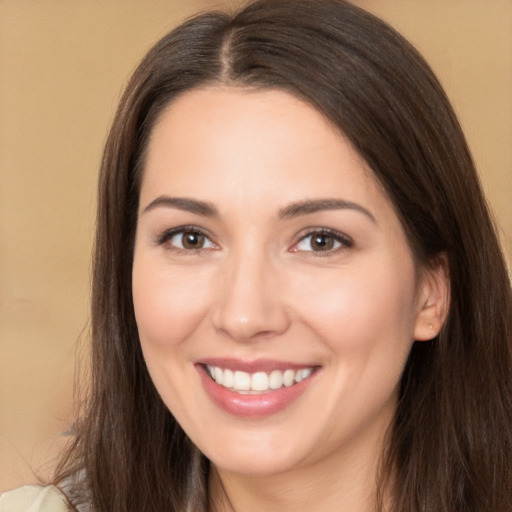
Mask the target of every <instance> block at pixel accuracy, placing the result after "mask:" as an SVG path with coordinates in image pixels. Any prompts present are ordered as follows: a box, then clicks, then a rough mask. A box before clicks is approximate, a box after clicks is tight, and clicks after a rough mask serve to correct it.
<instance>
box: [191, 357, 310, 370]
mask: <svg viewBox="0 0 512 512" xmlns="http://www.w3.org/2000/svg"><path fill="white" fill-rule="evenodd" d="M196 364H200V365H207V366H218V367H219V368H222V369H224V370H233V371H236V370H238V371H243V372H247V373H256V372H271V371H273V370H300V369H302V368H315V367H318V366H319V365H318V364H315V363H295V362H289V361H279V360H273V359H256V360H252V361H245V360H241V359H234V358H205V359H199V360H197V361H196Z"/></svg>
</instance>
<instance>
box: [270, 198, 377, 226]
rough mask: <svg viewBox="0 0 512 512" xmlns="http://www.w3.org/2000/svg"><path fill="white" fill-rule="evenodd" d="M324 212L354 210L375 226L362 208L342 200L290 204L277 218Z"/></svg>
mask: <svg viewBox="0 0 512 512" xmlns="http://www.w3.org/2000/svg"><path fill="white" fill-rule="evenodd" d="M326 210H355V211H356V212H359V213H362V214H363V215H366V217H368V218H369V219H370V220H371V221H372V222H373V223H374V224H377V220H376V219H375V217H374V215H373V214H372V213H371V212H370V211H369V210H367V209H366V208H364V206H361V205H360V204H357V203H353V202H352V201H345V200H343V199H313V200H307V201H300V202H298V203H292V204H290V205H288V206H286V207H285V208H283V209H282V210H281V211H280V212H279V217H280V218H281V219H290V218H292V217H299V216H301V215H308V214H310V213H316V212H321V211H326Z"/></svg>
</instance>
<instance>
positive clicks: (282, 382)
mask: <svg viewBox="0 0 512 512" xmlns="http://www.w3.org/2000/svg"><path fill="white" fill-rule="evenodd" d="M206 369H207V371H208V373H209V375H210V376H211V377H212V379H213V380H214V381H215V382H216V383H217V384H219V385H221V386H223V387H225V388H228V389H231V390H233V391H236V392H240V393H247V392H249V393H251V392H254V393H262V392H268V391H271V390H274V389H279V388H282V387H283V386H285V387H290V386H293V385H294V384H296V383H299V382H301V381H303V380H304V379H307V378H308V377H309V376H310V375H311V374H312V373H313V367H308V368H301V369H300V370H291V369H288V370H285V371H282V370H272V371H271V372H270V373H266V372H256V373H252V374H251V373H247V372H242V371H240V370H236V371H233V370H228V369H225V370H224V369H222V368H220V367H219V366H209V365H206Z"/></svg>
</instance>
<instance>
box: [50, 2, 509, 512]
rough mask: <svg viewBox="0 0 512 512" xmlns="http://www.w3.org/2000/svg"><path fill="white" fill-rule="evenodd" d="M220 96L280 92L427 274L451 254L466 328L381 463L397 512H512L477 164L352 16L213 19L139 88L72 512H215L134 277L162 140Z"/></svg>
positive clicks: (110, 235)
mask: <svg viewBox="0 0 512 512" xmlns="http://www.w3.org/2000/svg"><path fill="white" fill-rule="evenodd" d="M212 83H222V84H227V85H234V86H243V87H253V88H279V89H283V90H286V91H289V92H290V93H292V94H294V95H296V96H298V97H300V98H302V99H303V100H305V101H307V102H308V103H310V104H312V105H313V106H314V107H315V108H317V109H318V110H319V111H320V112H322V113H323V114H324V115H325V116H327V117H328V118H329V119H330V120H331V121H332V122H334V123H335V124H336V125H337V126H338V127H339V128H340V130H342V132H343V133H344V134H345V135H346V136H347V137H348V138H349V139H350V140H351V141H352V143H353V145H354V146H355V148H356V149H357V150H358V151H359V153H360V154H361V155H362V157H363V158H364V159H365V160H366V162H367V163H368V164H369V166H370V167H371V169H372V170H373V172H374V173H375V175H376V177H377V179H378V180H379V181H380V182H381V184H382V186H383V187H384V189H385V191H386V193H387V194H388V196H389V198H390V200H391V201H392V203H393V204H394V206H395V209H396V212H397V214H398V215H399V217H400V220H401V222H402V225H403V227H404V229H405V232H406V233H407V236H408V240H409V243H410V245H411V247H412V249H413V252H414V254H415V257H416V259H417V261H418V262H419V264H421V265H429V264H434V262H435V261H436V259H437V258H438V256H439V255H440V254H444V255H445V256H444V257H445V258H446V261H447V267H448V272H449V280H450V287H451V303H450V311H449V316H448V319H447V321H446V323H445V325H444V327H443V329H442V331H441V333H440V335H439V336H438V337H437V338H436V339H434V340H432V341H431V342H428V343H421V344H419V343H418V344H415V345H414V346H413V348H412V352H411V354H410V357H409V360H408V362H407V365H406V368H405V371H404V374H403V377H402V381H401V390H400V400H399V404H398V409H397V412H396V417H395V421H394V424H393V425H392V429H391V431H390V433H389V440H388V443H387V445H386V450H385V456H384V458H383V461H382V471H381V475H380V477H381V479H380V486H381V487H380V488H381V490H383V489H386V491H387V492H389V493H390V495H391V497H392V507H391V508H392V510H393V511H394V512H411V511H417V512H439V511H443V512H462V511H464V512H489V511H493V512H509V511H510V510H511V509H512V486H511V478H510V475H509V473H510V471H511V470H512V436H511V433H512V403H511V398H512V389H511V386H512V365H511V339H512V299H511V289H510V282H509V278H508V276H507V270H506V266H505V263H504V259H503V257H502V254H501V252H500V248H499V244H498V242H497V238H496V235H495V230H494V227H493V224H492V221H491V219H490V216H489V213H488V208H487V206H486V203H485V199H484V197H483V195H482V192H481V189H480V185H479V182H478V178H477V175H476V172H475V169H474V164H473V162H472V159H471V156H470V152H469V150H468V147H467V144H466V142H465V139H464V136H463V134H462V131H461V128H460V126H459V124H458V121H457V119H456V116H455V114H454V112H453V110H452V108H451V106H450V104H449V102H448V100H447V98H446V96H445V94H444V92H443V90H442V88H441V86H440V85H439V83H438V81H437V79H436V78H435V76H434V75H433V73H432V72H431V70H430V68H429V67H428V65H427V64H426V63H425V61H424V60H423V59H422V57H421V56H420V55H419V54H418V53H417V52H416V51H415V50H414V48H412V46H411V45H410V44H409V43H407V42H406V41H405V40H404V39H403V38H402V37H401V36H400V35H398V34H397V33H396V32H395V31H394V30H393V29H391V28H390V27H389V26H388V25H386V24H385V23H384V22H382V21H380V20H378V19H377V18H375V17H374V16H372V15H370V14H368V13H367V12H365V11H363V10H361V9H359V8H357V7H355V6H353V5H351V4H349V3H346V2H344V1H337V0H261V1H256V2H252V3H250V4H248V5H247V6H246V7H245V8H244V9H242V10H240V11H239V12H238V13H235V14H234V15H228V14H226V13H221V12H213V13H206V14H202V15H200V16H197V17H196V18H194V19H191V20H190V21H188V22H186V23H184V24H183V25H181V26H180V27H178V28H177V29H175V30H174V31H172V32H171V33H170V34H168V35H167V36H165V37H164V38H163V39H162V40H161V41H160V42H158V43H157V44H156V46H155V47H154V48H153V49H152V50H151V51H150V52H149V53H148V55H147V56H146V57H145V59H144V60H143V62H142V63H141V64H140V66H139V67H138V69H137V70H136V71H135V74H134V75H133V77H132V79H131V81H130V83H129V85H128V87H127V89H126V92H125V94H124V96H123V98H122V100H121V103H120V106H119V109H118V111H117V115H116V117H115V120H114V123H113V126H112V129H111V131H110V135H109V138H108V141H107V144H106V148H105V152H104V156H103V162H102V168H101V175H100V182H99V204H98V217H97V236H96V245H95V259H94V274H93V291H92V385H91V391H90V396H89V397H88V399H87V401H86V404H85V408H84V410H83V411H82V414H81V415H80V418H79V420H78V421H77V424H76V437H75V440H74V443H73V445H72V446H71V447H70V450H69V451H68V452H67V454H66V455H65V457H64V458H63V461H62V463H61V466H60V468H59V472H58V476H57V478H56V481H57V482H59V481H60V482H62V481H63V479H66V478H68V479H69V477H70V475H75V478H76V480H77V481H76V482H75V483H74V484H73V485H72V486H71V494H72V495H73V498H74V499H76V500H78V501H79V500H86V501H87V500H88V501H90V503H91V504H92V507H93V509H94V511H95V512H130V511H132V512H141V511H145V512H150V511H154V512H163V511H179V512H183V511H185V510H189V511H194V512H196V511H206V510H207V509H208V496H207V480H208V461H207V460H205V458H204V457H203V456H202V455H201V454H200V453H199V452H198V450H197V449H196V448H195V447H194V446H193V445H192V443H191V442H190V440H189V439H188V438H187V436H186V434H185V433H184V432H183V431H182V429H181V428H180V426H179V425H178V424H177V423H176V421H175V420H174V418H173V416H172V414H171V413H170V412H169V411H168V410H167V408H166V407H165V405H164V404H163V402H162V401H161V399H160V398H159V396H158V394H157V392H156V390H155V388H154V386H153V384H152V382H151V380H150V377H149V375H148V372H147V370H146V366H145V363H144V359H143V356H142V352H141V349H140V344H139V339H138V334H137V326H136V323H135V319H134V312H133V304H132V292H131V269H132V258H133V247H134V233H135V229H136V212H137V207H138V195H139V186H140V180H141V173H142V172H143V164H144V154H145V149H146V146H147V142H148V137H149V134H150V133H151V130H152V127H153V126H154V124H155V122H156V120H157V119H158V116H159V114H160V113H161V112H162V109H163V108H164V107H165V106H166V105H167V104H168V103H169V102H170V101H172V100H173V99H174V98H176V97H177V96H178V95H179V94H180V93H182V92H184V91H187V90H190V89H193V88H197V87H199V86H203V85H207V84H212ZM77 474H78V475H79V477H76V475H77ZM391 474H392V475H393V477H392V478H390V477H389V475H391Z"/></svg>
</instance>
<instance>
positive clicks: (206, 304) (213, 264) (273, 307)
mask: <svg viewBox="0 0 512 512" xmlns="http://www.w3.org/2000/svg"><path fill="white" fill-rule="evenodd" d="M162 196H166V197H171V198H187V199H194V200H197V201H203V202H206V203H208V204H209V205H210V206H212V207H214V208H215V210H216V212H217V214H216V215H204V213H205V212H201V211H194V212H193V211H186V210H184V209H182V208H183V205H181V206H180V207H177V206H176V204H169V202H167V203H166V202H163V201H162V200H161V199H160V201H158V198H162ZM331 199H335V200H343V201H346V202H350V203H351V204H352V206H351V207H348V208H329V209H323V210H321V211H315V212H309V213H306V212H304V211H302V212H299V214H296V215H288V216H287V215H283V210H284V211H285V212H286V208H287V207H289V206H290V205H291V204H295V203H301V202H304V201H307V200H331ZM155 200H157V201H156V202H155ZM150 205H151V206H150ZM353 205H356V206H353ZM362 209H364V210H365V211H366V213H365V212H364V211H362ZM288 213H290V212H289V209H288ZM296 213H297V212H296ZM180 226H193V228H189V229H192V231H193V230H196V231H197V230H199V231H200V232H202V233H205V235H206V237H205V238H204V243H203V247H202V248H201V249H194V248H192V249H183V248H180V247H179V245H180V244H181V243H182V241H183V236H182V234H180V233H174V234H173V235H172V236H170V235H168V236H167V237H166V236H163V235H162V233H165V232H166V231H168V230H170V229H173V228H177V227H180ZM325 229H328V230H333V231H335V232H337V233H338V232H339V233H340V234H341V236H342V238H341V239H340V240H341V241H337V240H335V239H334V238H332V237H331V236H330V235H325V236H326V238H324V239H323V241H327V242H328V243H331V242H332V243H333V248H332V249H329V250H324V251H321V250H313V249H318V246H314V245H312V243H311V242H312V238H311V236H310V233H311V231H314V232H316V233H317V234H318V233H319V232H320V233H321V232H322V230H325ZM347 240H348V243H346V241H347ZM443 283H444V280H443V279H442V276H441V274H436V273H435V272H424V271H423V270H422V269H418V268H417V267H416V265H415V263H414V259H413V256H412V254H411V250H410V248H409V245H408V243H407V240H406V236H405V234H404V231H403V229H402V226H401V224H400V222H399V220H398V218H397V215H396V214H395V212H394V209H393V206H392V204H391V203H390V202H389V200H388V199H387V197H386V196H385V195H384V193H383V192H382V189H381V187H379V185H378V183H377V182H376V179H375V178H374V176H373V174H372V172H371V171H370V170H369V169H368V168H367V166H366V164H365V162H364V161H363V160H362V158H361V157H360V156H359V155H358V153H357V152H356V151H355V150H354V149H353V148H352V146H351V145H350V143H349V142H348V141H347V140H346V139H345V138H344V137H343V136H342V135H341V134H340V133H339V131H337V130H336V129H335V128H334V127H333V126H332V125H331V124H330V123H329V122H328V121H326V120H325V118H324V117H323V116H322V115H321V114H320V113H318V112H317V111H316V110H315V109H314V108H312V107H311V106H309V105H308V104H306V103H304V102H302V101H300V100H298V99H296V98H295V97H293V96H292V95H290V94H288V93H286V92H282V91H278V90H264V91H262V90H259V91H252V90H241V89H235V88H229V87H208V88H204V89H199V90H194V91H191V92H187V93H185V94H183V95H182V96H180V97H179V98H178V99H176V100H175V101H174V102H172V103H171V104H170V105H169V106H168V107H167V109H166V110H165V111H164V113H163V114H162V116H161V118H160V119H159V121H158V122H157V124H156V126H155V128H154V130H153V133H152V136H151V140H150V144H149V148H148V154H147V160H146V164H145V169H144V175H143V179H142V185H141V191H140V209H139V214H138V226H137V235H136V243H135V257H134V265H133V300H134V307H135V313H136V319H137V324H138V329H139V334H140V340H141V344H142V349H143V352H144V356H145V359H146V362H147V366H148V369H149V372H150V374H151V377H152V379H153V381H154V383H155V386H156V388H157V390H158V392H159V393H160V395H161V397H162V399H163V400H164V402H165V404H166V405H167V406H168V408H169V409H170V411H171V412H172V413H173V414H174V416H175V417H176V419H177V420H178V422H179V423H180V424H181V426H182V427H183V429H184V430H185V431H186V432H187V434H188V435H189V436H190V438H191V439H192V440H193V441H194V443H195V444H196V445H197V446H198V447H199V449H200V450H201V451H202V452H203V453H204V454H205V455H206V456H207V457H208V458H209V459H210V460H211V461H212V472H211V473H212V477H211V482H210V489H211V493H212V496H213V497H214V498H213V501H214V504H213V505H212V508H214V509H215V510H219V511H220V510H243V511H246V512H250V511H253V510H254V511H256V510H269V511H271V510H279V511H292V510H293V511H294V512H296V511H301V510H304V511H305V510H308V511H309V510H316V511H323V510H337V511H338V510H347V511H348V510H350V511H351V512H354V511H355V512H357V511H363V510H370V509H371V506H372V504H373V500H374V490H375V485H374V482H375V478H376V471H377V467H378V461H379V456H380V454H381V450H382V443H383V439H384V436H385V433H386V430H387V428H388V427H389V425H390V422H391V421H392V418H393V415H394V411H395V408H396V402H397V389H398V388H397V387H398V383H399V379H400V376H401V374H402V371H403V368H404V365H405V361H406V358H407V355H408V353H409V351H410V349H411V346H412V343H413V341H414V340H426V339H430V338H432V337H434V336H435V335H436V334H437V332H438V330H439V328H440V326H441V323H442V318H443V315H444V308H445V303H446V295H447V291H446V286H445V285H444V284H443ZM211 357H217V358H218V357H221V358H224V357H229V358H235V359H239V360H243V361H254V360H258V359H261V358H265V359H271V360H278V361H286V362H291V363H298V364H300V365H304V366H316V367H318V368H319V370H318V371H317V372H316V373H315V374H314V375H313V376H312V377H311V379H310V382H309V383H308V385H307V387H306V389H305V391H304V392H303V393H302V394H301V395H300V396H299V397H298V398H297V399H296V400H294V401H293V402H292V403H291V404H289V405H288V406H287V407H285V408H284V409H283V410H281V411H279V412H277V413H275V414H271V415H269V416H265V417H261V418H241V417H237V416H235V415H232V414H228V413H226V412H225V411H224V410H222V409H220V408H219V407H218V406H217V405H215V404H214V403H213V402H212V400H211V399H210V397H209V396H208V394H207V393H206V392H205V389H204V386H203V383H202V381H201V378H200V376H199V373H198V369H197V366H196V363H197V361H198V360H200V359H202V358H211ZM340 507H345V508H340Z"/></svg>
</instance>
